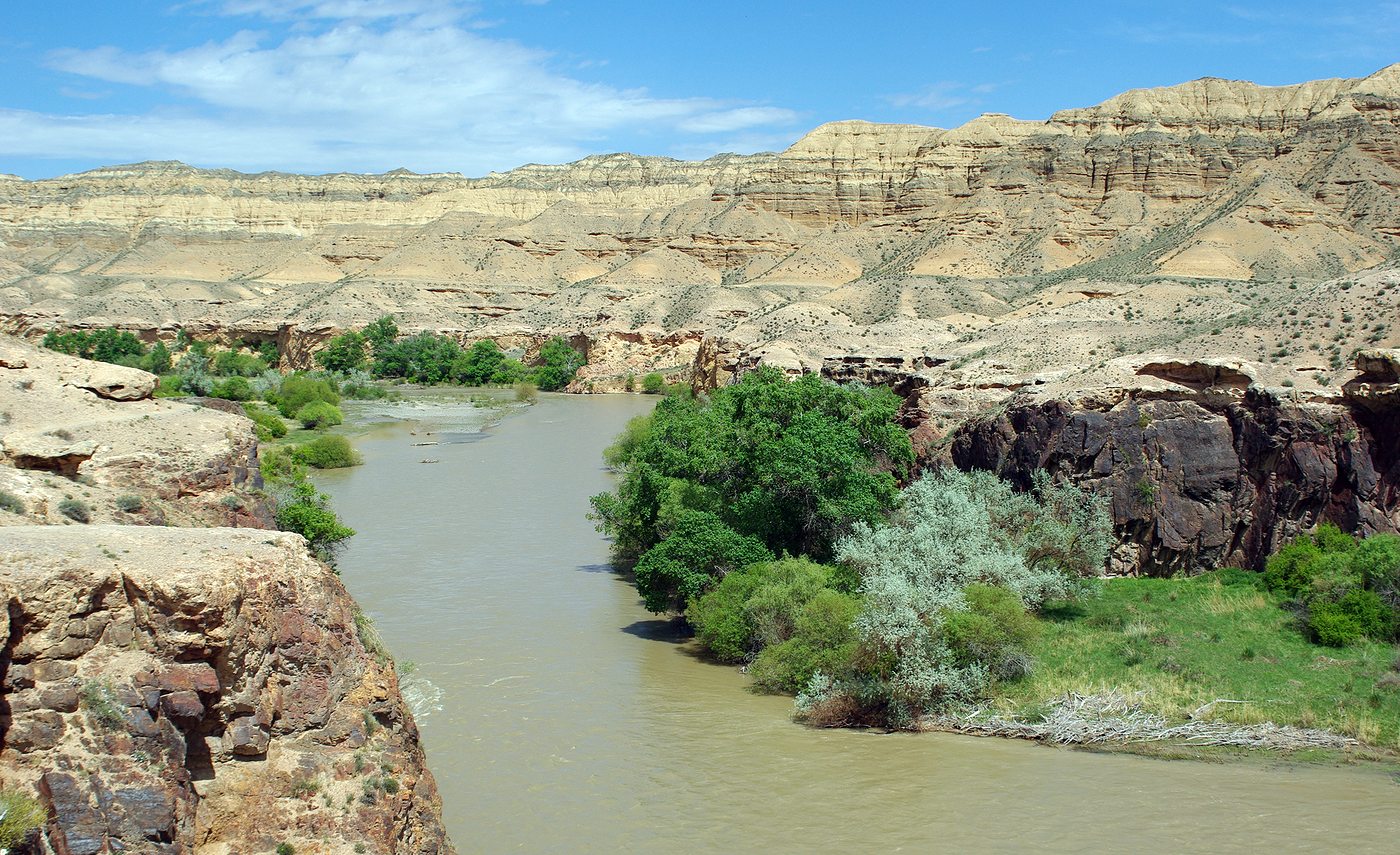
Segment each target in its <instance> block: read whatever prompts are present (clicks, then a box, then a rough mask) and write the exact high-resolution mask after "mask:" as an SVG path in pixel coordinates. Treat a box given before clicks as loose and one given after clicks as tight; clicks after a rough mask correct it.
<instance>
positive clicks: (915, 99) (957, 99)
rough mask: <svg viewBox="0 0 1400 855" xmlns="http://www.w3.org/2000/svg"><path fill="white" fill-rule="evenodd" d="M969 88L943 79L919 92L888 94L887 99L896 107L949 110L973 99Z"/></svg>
mask: <svg viewBox="0 0 1400 855" xmlns="http://www.w3.org/2000/svg"><path fill="white" fill-rule="evenodd" d="M968 91H969V90H968V88H967V87H966V86H964V85H963V84H961V83H954V82H951V81H942V82H939V83H930V84H929V85H928V86H925V87H924V88H923V89H920V90H919V91H917V92H904V93H899V94H895V95H886V96H885V100H886V101H887V102H889V103H890V104H891V105H892V106H895V107H921V108H923V109H925V110H935V111H936V110H947V109H949V108H950V107H960V106H962V105H963V104H967V103H968V102H969V101H971V100H972V99H971V98H969V97H968Z"/></svg>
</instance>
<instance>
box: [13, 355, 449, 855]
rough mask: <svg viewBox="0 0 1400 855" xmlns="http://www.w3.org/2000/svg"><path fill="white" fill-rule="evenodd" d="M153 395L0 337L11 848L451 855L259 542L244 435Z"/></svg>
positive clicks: (354, 669)
mask: <svg viewBox="0 0 1400 855" xmlns="http://www.w3.org/2000/svg"><path fill="white" fill-rule="evenodd" d="M154 379H155V378H153V377H151V375H149V374H145V373H144V372H140V371H134V370H131V369H126V368H120V367H118V366H112V365H104V364H102V363H96V362H88V361H85V360H80V359H74V358H71V357H66V356H63V355H62V354H57V353H53V352H50V351H45V350H40V349H38V348H34V347H33V346H32V345H28V344H25V343H23V342H20V341H17V340H14V339H11V338H8V337H0V422H3V423H4V424H3V430H4V433H3V435H0V442H2V443H3V447H4V455H3V456H0V500H2V501H0V600H3V603H4V608H3V609H0V785H3V786H5V787H11V788H20V789H24V790H28V791H30V792H33V793H35V794H37V795H39V796H40V797H41V800H42V801H43V803H44V804H45V806H46V807H47V809H48V811H49V814H50V820H49V823H48V824H47V826H46V827H45V828H44V829H43V832H42V834H41V835H40V836H39V837H37V838H36V839H34V840H32V841H30V844H31V845H30V847H29V850H28V851H34V852H45V853H54V855H80V854H81V855H96V853H116V852H172V853H175V852H207V853H214V855H219V853H228V855H234V853H251V852H270V851H272V850H273V849H274V848H275V847H276V846H277V845H278V844H280V843H283V842H286V843H289V844H291V845H292V846H293V847H294V848H295V850H296V851H297V852H299V853H312V852H324V853H333V852H334V853H350V852H378V853H391V852H392V853H397V852H405V853H446V852H451V851H453V850H452V847H451V844H450V843H449V842H448V841H447V838H446V834H445V831H444V829H443V825H442V816H441V805H440V802H439V799H438V796H437V790H436V785H435V784H434V782H433V778H432V775H431V774H430V773H429V772H428V770H427V768H426V766H425V762H424V757H423V751H422V748H421V746H420V745H419V742H418V732H417V728H416V726H415V725H414V722H413V718H412V715H411V714H410V713H409V711H408V709H407V708H406V706H405V705H404V701H403V698H402V697H400V694H399V687H398V681H397V677H396V676H395V673H394V669H393V663H392V661H391V660H390V659H389V657H388V656H387V654H386V653H385V652H384V650H383V649H382V648H381V647H379V646H378V643H377V641H376V637H375V636H374V633H373V628H372V627H371V626H370V624H369V622H368V620H367V619H365V618H364V616H363V615H362V614H361V613H360V611H359V608H358V607H357V606H356V604H355V603H354V601H353V600H352V599H351V597H350V595H349V594H348V593H347V592H346V590H345V588H344V587H343V586H342V585H341V584H340V580H339V578H338V577H337V576H336V575H335V574H334V572H333V571H331V570H330V569H329V568H328V567H326V566H325V565H324V564H322V563H320V562H319V561H317V560H315V559H314V558H313V557H312V556H311V554H310V552H309V551H308V549H307V546H306V542H305V541H304V540H303V539H302V538H301V537H300V536H298V535H295V534H285V533H282V532H277V531H270V530H268V529H270V528H272V520H271V513H270V507H269V504H268V501H267V499H266V497H265V495H264V494H263V493H262V492H261V490H260V489H259V488H260V487H261V486H262V484H261V480H260V479H259V476H258V470H257V443H256V440H255V437H254V434H253V430H252V425H251V423H250V422H249V421H248V419H246V418H244V417H243V416H242V415H241V413H240V412H233V413H229V412H222V411H220V410H218V409H211V408H207V407H201V406H197V405H195V404H191V403H184V402H171V401H159V400H153V399H151V398H150V397H149V396H150V393H151V390H152V389H153V387H154ZM211 525H212V526H235V525H236V526H239V528H228V527H215V528H209V527H205V526H211ZM177 526H184V527H177Z"/></svg>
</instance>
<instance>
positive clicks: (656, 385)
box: [642, 371, 666, 395]
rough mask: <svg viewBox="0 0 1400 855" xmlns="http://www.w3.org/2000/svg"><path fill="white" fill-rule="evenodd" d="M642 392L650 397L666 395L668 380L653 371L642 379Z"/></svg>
mask: <svg viewBox="0 0 1400 855" xmlns="http://www.w3.org/2000/svg"><path fill="white" fill-rule="evenodd" d="M642 391H643V392H645V393H647V394H648V395H660V394H662V393H664V392H665V391H666V378H665V377H662V376H661V375H660V374H658V373H657V372H655V371H653V372H652V373H650V374H648V375H646V376H645V377H643V378H642Z"/></svg>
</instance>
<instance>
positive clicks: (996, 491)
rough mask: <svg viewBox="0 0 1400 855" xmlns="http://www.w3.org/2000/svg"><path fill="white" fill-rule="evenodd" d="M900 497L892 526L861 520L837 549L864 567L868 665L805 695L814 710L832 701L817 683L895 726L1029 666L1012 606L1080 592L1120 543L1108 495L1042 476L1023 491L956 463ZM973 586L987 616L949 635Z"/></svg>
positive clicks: (859, 627) (861, 619)
mask: <svg viewBox="0 0 1400 855" xmlns="http://www.w3.org/2000/svg"><path fill="white" fill-rule="evenodd" d="M901 498H902V502H901V505H900V507H899V509H898V510H897V511H896V512H895V513H894V515H893V516H892V517H891V518H890V522H889V524H888V525H885V526H881V527H879V528H876V527H872V526H869V525H865V524H863V523H857V524H856V526H855V527H854V529H853V531H852V533H851V535H850V536H848V537H846V538H844V539H842V540H841V541H839V542H838V544H837V550H836V554H837V559H838V560H839V561H841V562H842V563H843V564H847V565H850V566H851V567H853V568H854V569H856V570H857V571H858V572H859V574H860V579H861V592H862V594H863V595H864V607H863V609H862V611H861V613H860V615H859V616H858V617H857V618H856V621H855V626H856V631H857V633H858V635H859V638H860V642H861V645H862V647H863V649H864V651H865V654H864V656H865V660H866V662H867V663H869V664H868V665H867V667H865V669H864V670H863V671H862V672H860V673H858V674H856V675H854V676H846V677H842V676H841V675H835V676H837V677H838V679H836V680H828V681H827V682H826V683H819V684H814V686H813V687H809V689H808V690H807V692H806V693H805V694H806V695H807V696H808V697H807V703H808V704H809V705H812V704H817V705H820V704H824V703H827V702H828V701H830V698H829V697H818V696H816V695H813V694H812V691H813V690H814V689H816V688H819V687H824V688H822V691H824V692H826V693H827V694H830V693H833V692H834V693H836V694H841V693H845V694H848V695H852V694H853V695H855V696H858V700H860V703H861V706H863V707H867V708H869V707H873V708H877V709H879V710H880V711H881V714H882V715H883V716H884V718H885V723H886V724H887V725H889V726H892V727H905V726H910V725H912V724H914V723H915V722H916V721H917V719H918V717H919V716H921V715H923V714H924V713H926V712H929V711H931V710H933V709H935V708H938V707H940V706H943V705H946V704H950V703H954V702H958V701H966V700H971V699H973V698H976V697H979V696H981V695H982V694H983V693H984V692H985V691H986V690H987V688H988V687H989V685H990V684H991V682H992V681H993V680H994V679H998V678H1007V677H1010V676H1017V675H1019V673H1023V672H1024V670H1025V668H1026V667H1027V666H1028V662H1027V660H1026V659H1025V658H1024V655H1023V654H1021V653H1018V649H1019V650H1023V649H1024V644H1022V645H1021V646H1020V648H1018V647H1017V643H1016V641H1015V635H1016V633H1020V632H1021V631H1022V629H1023V628H1024V627H1025V626H1027V625H1026V624H1023V623H1021V622H1020V619H1019V618H1015V619H1013V618H1012V617H1010V616H1009V615H1008V614H1007V613H1006V610H1007V609H1008V608H1010V609H1012V610H1013V611H1014V610H1019V611H1020V612H1022V613H1024V612H1025V611H1026V610H1027V609H1031V610H1034V609H1038V608H1039V607H1040V606H1041V605H1043V604H1044V603H1046V602H1047V601H1049V600H1052V599H1053V600H1062V599H1072V598H1074V597H1076V596H1079V595H1080V594H1082V593H1083V592H1084V590H1085V588H1086V584H1087V582H1086V579H1087V577H1089V576H1090V575H1095V574H1097V573H1099V572H1100V571H1101V570H1102V568H1103V566H1104V563H1105V561H1106V560H1107V556H1108V549H1109V545H1110V543H1111V541H1112V526H1111V523H1110V521H1109V518H1108V513H1107V509H1106V506H1105V502H1104V501H1103V499H1102V498H1101V497H1098V496H1094V495H1091V494H1088V493H1085V492H1083V491H1080V490H1078V489H1077V488H1075V487H1073V486H1071V485H1052V484H1050V483H1049V481H1048V479H1047V478H1046V477H1045V476H1043V475H1040V476H1037V478H1036V480H1035V489H1034V490H1032V491H1031V492H1029V493H1016V492H1014V491H1013V490H1012V489H1011V487H1010V485H1008V484H1007V483H1005V482H1004V481H1002V480H1000V479H999V478H997V477H996V476H995V475H992V474H991V473H988V472H970V473H968V472H959V471H956V470H947V471H943V472H938V473H934V474H931V475H928V476H926V477H924V478H923V479H921V480H919V481H916V482H915V483H913V484H911V485H910V486H909V487H908V488H906V489H905V490H904V492H903V494H902V497H901ZM969 591H972V592H973V596H974V597H976V598H977V605H978V606H979V607H981V608H982V609H983V610H984V612H986V613H984V614H982V615H980V616H977V615H975V614H974V616H970V617H966V618H961V617H959V618H956V619H955V623H954V626H953V628H952V629H953V631H952V632H950V629H949V626H948V623H949V620H950V619H954V616H957V615H960V614H962V613H965V612H969V611H972V610H973V607H972V604H971V603H970V602H969V599H968V592H969ZM1013 600H1014V601H1015V602H1014V604H1013V603H1012V601H1013ZM1026 620H1029V617H1027V618H1026ZM826 676H827V677H831V676H832V675H826Z"/></svg>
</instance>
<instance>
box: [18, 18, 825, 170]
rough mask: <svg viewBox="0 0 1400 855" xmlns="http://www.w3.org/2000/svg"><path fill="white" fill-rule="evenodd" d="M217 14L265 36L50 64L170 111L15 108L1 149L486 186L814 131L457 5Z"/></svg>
mask: <svg viewBox="0 0 1400 855" xmlns="http://www.w3.org/2000/svg"><path fill="white" fill-rule="evenodd" d="M216 11H217V12H218V13H220V14H224V15H231V16H239V17H240V18H242V19H243V20H242V21H240V22H239V23H250V24H252V25H253V26H252V27H250V28H248V29H244V30H240V31H238V32H235V33H233V34H232V35H229V36H227V37H226V38H223V39H221V40H217V41H211V42H208V43H205V44H200V45H194V46H190V47H185V48H182V49H177V50H157V51H144V52H132V51H128V50H124V49H122V48H120V47H113V46H108V47H101V48H95V49H88V50H60V51H55V52H53V53H51V54H50V55H49V58H48V62H49V65H50V66H51V68H53V69H55V70H58V71H60V72H63V73H65V74H67V75H72V76H73V77H74V78H77V79H78V80H75V81H74V83H75V86H76V85H78V84H79V83H80V84H82V85H85V86H92V85H102V86H104V87H107V88H111V87H113V86H115V87H118V88H120V87H132V88H134V89H136V90H139V91H143V92H147V93H157V94H158V95H159V96H160V98H161V101H162V105H163V106H162V107H161V108H160V109H157V110H150V111H144V112H127V111H121V110H111V111H108V112H98V110H100V109H101V103H93V104H90V105H84V106H90V107H92V108H93V111H92V112H86V113H77V112H74V113H72V114H54V113H43V112H34V111H26V110H15V109H4V108H3V107H0V153H3V154H8V155H15V156H24V157H55V158H56V157H69V158H94V159H101V160H106V161H114V160H132V159H144V158H169V159H179V160H186V161H190V162H194V163H200V164H210V165H215V164H217V165H222V166H231V167H234V168H239V169H264V168H277V169H296V170H311V171H327V170H339V169H346V170H352V171H378V170H382V169H388V168H393V167H395V166H407V167H409V168H411V169H415V170H419V171H424V170H456V171H461V172H465V173H467V174H484V173H485V172H487V171H490V170H492V169H500V168H508V167H510V166H514V165H517V164H520V163H524V162H529V161H546V162H557V161H560V160H568V159H573V158H576V157H581V156H583V155H585V154H587V153H590V152H592V151H596V150H597V149H598V147H599V146H600V145H606V144H607V142H608V141H609V140H610V139H612V138H613V137H616V136H622V135H630V136H633V137H638V136H640V137H642V138H645V139H648V140H654V141H655V143H656V150H660V151H667V150H672V149H675V150H680V149H682V148H684V149H693V148H694V147H695V146H697V145H703V144H704V143H705V141H706V138H707V137H711V136H714V137H716V139H715V141H716V142H718V139H717V137H718V136H720V135H723V136H725V137H727V138H730V139H733V138H742V137H743V136H745V135H758V134H760V133H765V132H766V133H769V134H771V133H772V132H774V131H775V129H788V128H791V127H792V126H793V125H794V124H795V123H796V121H797V119H798V115H797V114H796V113H795V112H794V111H792V110H789V109H786V108H783V107H775V106H765V105H756V104H751V103H747V104H746V103H737V102H734V101H726V100H722V99H716V98H709V97H680V98H666V97H658V96H655V95H653V94H651V93H650V92H648V91H646V90H645V89H622V88H618V87H614V86H609V85H603V84H599V83H594V82H589V81H586V80H583V79H579V78H578V77H577V76H571V75H570V74H568V73H564V72H563V71H560V70H558V69H556V68H555V67H554V62H553V58H552V56H551V55H550V54H548V53H547V52H544V51H540V50H536V49H534V48H531V47H529V46H526V45H522V44H519V43H517V42H513V41H509V40H505V39H495V38H489V37H487V36H486V35H483V34H482V32H481V31H479V30H478V29H477V28H475V27H474V26H473V24H472V21H471V19H470V16H469V15H468V14H467V12H466V11H465V10H463V9H460V8H456V7H448V6H444V4H442V3H428V2H424V1H423V0H314V2H297V0H291V1H290V2H280V0H279V2H272V0H228V2H226V3H224V4H222V5H221V6H219V7H217V9H216ZM70 88H74V87H70ZM736 134H737V135H738V136H737V137H736Z"/></svg>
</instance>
